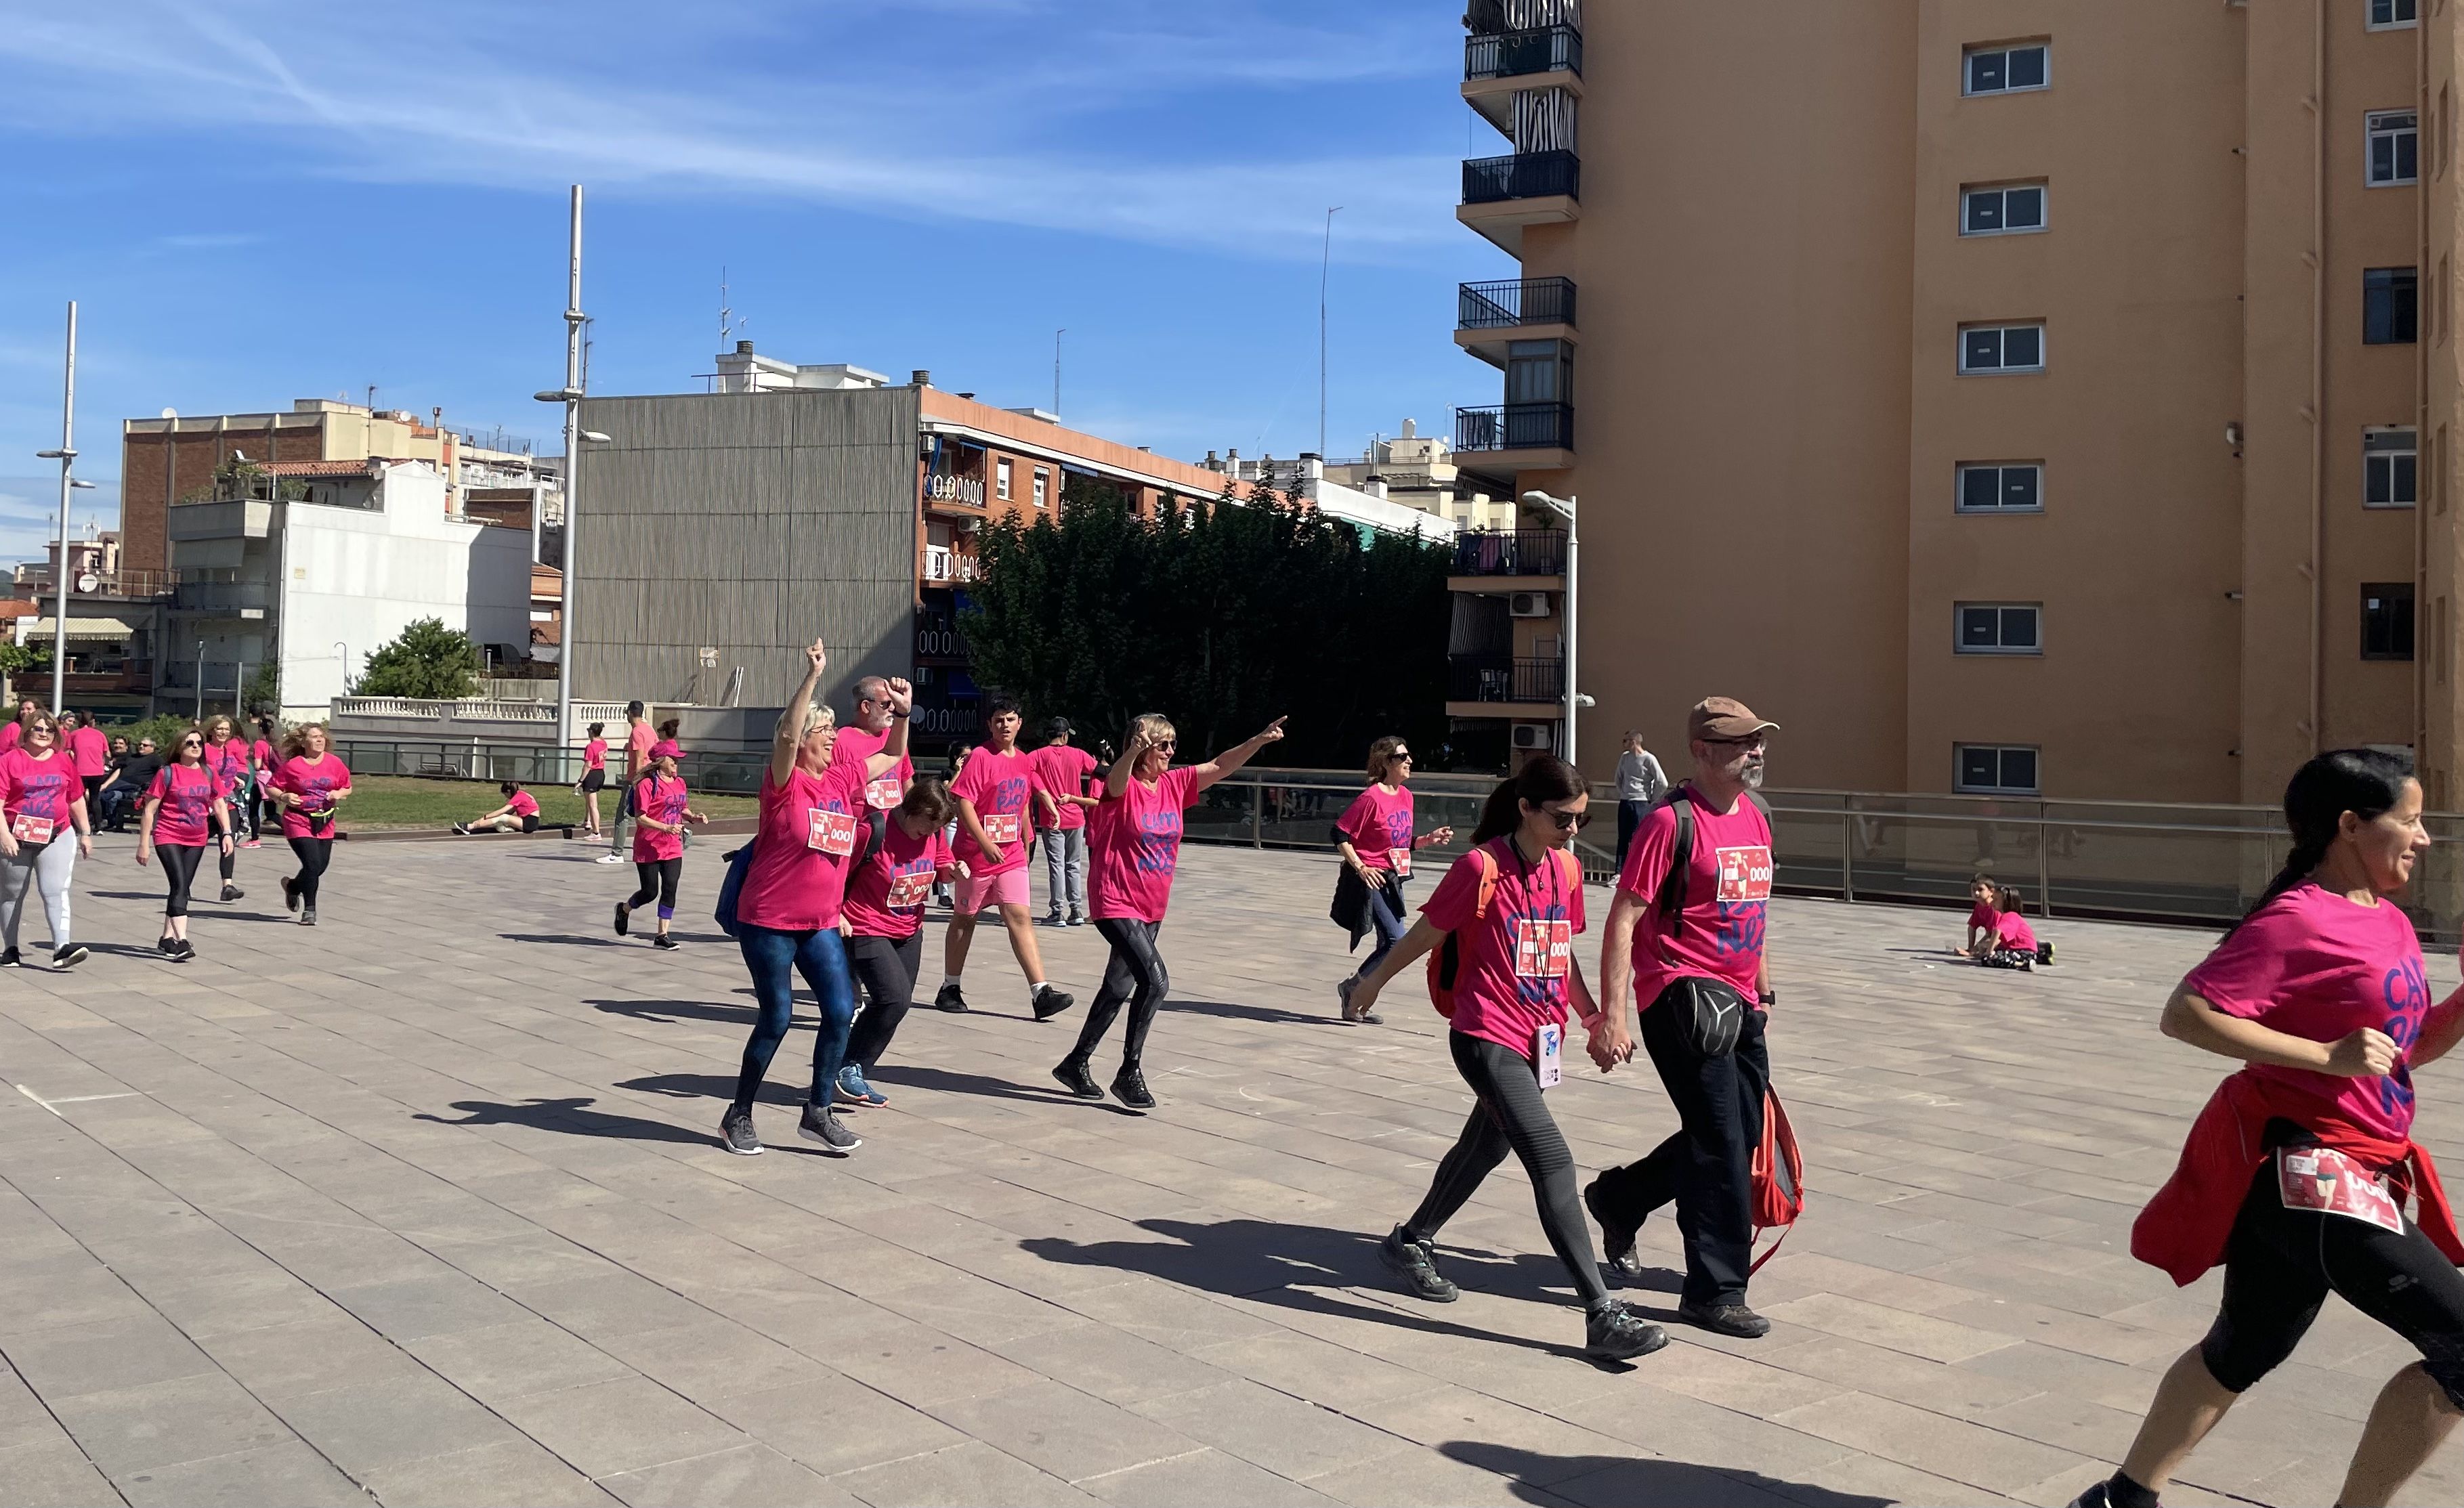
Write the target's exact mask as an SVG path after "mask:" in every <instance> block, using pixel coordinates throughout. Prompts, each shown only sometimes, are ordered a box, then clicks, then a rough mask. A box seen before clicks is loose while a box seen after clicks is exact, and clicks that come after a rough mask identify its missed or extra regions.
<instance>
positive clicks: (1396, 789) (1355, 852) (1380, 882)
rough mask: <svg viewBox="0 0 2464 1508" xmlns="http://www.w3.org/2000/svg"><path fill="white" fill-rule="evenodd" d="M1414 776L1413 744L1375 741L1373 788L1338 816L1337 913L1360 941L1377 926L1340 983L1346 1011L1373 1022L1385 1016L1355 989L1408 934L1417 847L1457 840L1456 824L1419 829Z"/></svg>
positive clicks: (1389, 739) (1352, 1016)
mask: <svg viewBox="0 0 2464 1508" xmlns="http://www.w3.org/2000/svg"><path fill="white" fill-rule="evenodd" d="M1410 778H1412V751H1411V750H1410V749H1409V748H1407V747H1406V746H1405V745H1404V742H1403V740H1402V739H1400V738H1397V737H1393V736H1391V735H1390V736H1388V737H1384V738H1380V739H1378V740H1377V741H1376V742H1375V743H1374V744H1371V745H1370V746H1369V789H1367V790H1365V791H1363V792H1361V793H1360V794H1359V795H1358V796H1357V797H1355V798H1353V802H1352V805H1351V806H1350V807H1349V808H1348V809H1346V810H1345V812H1344V814H1343V816H1342V817H1341V818H1339V819H1337V820H1336V821H1335V824H1334V851H1335V852H1336V853H1338V854H1341V855H1342V856H1343V875H1342V877H1341V878H1340V879H1339V880H1338V881H1337V882H1336V887H1335V897H1334V906H1335V911H1336V914H1337V916H1338V918H1350V919H1351V920H1350V921H1349V922H1348V923H1347V925H1349V926H1350V927H1351V929H1352V941H1353V945H1354V946H1357V945H1358V944H1359V942H1360V934H1361V933H1362V932H1365V931H1372V930H1374V931H1375V932H1376V934H1377V946H1376V947H1375V948H1373V949H1371V950H1370V951H1369V956H1368V957H1366V958H1363V959H1362V960H1360V967H1359V968H1357V969H1355V970H1353V972H1352V975H1351V977H1349V978H1347V979H1345V980H1344V981H1343V982H1342V983H1341V984H1338V985H1336V986H1335V987H1334V994H1335V998H1336V999H1337V1000H1339V1001H1340V1002H1342V1005H1343V1018H1344V1019H1345V1020H1347V1021H1357V1022H1365V1023H1367V1024H1369V1025H1371V1026H1375V1025H1377V1024H1378V1022H1379V1018H1378V1017H1377V1016H1375V1015H1372V1014H1371V1013H1370V1012H1369V1011H1367V1010H1366V1009H1363V1010H1359V1011H1354V1010H1353V1008H1352V992H1353V988H1354V987H1355V986H1357V985H1358V984H1359V983H1360V980H1361V977H1362V975H1364V974H1366V973H1369V971H1371V970H1372V969H1375V968H1376V967H1377V966H1378V965H1379V964H1381V963H1384V962H1385V961H1386V955H1387V954H1388V953H1389V952H1392V951H1394V948H1395V945H1396V944H1397V942H1400V941H1401V940H1402V937H1403V932H1404V928H1405V924H1404V921H1403V882H1404V881H1406V880H1408V879H1410V878H1411V877H1412V855H1413V854H1414V853H1415V852H1417V851H1419V849H1422V848H1433V847H1438V846H1440V845H1442V844H1445V843H1450V842H1452V841H1454V837H1455V830H1454V829H1453V828H1451V827H1438V828H1432V829H1430V830H1429V831H1428V832H1426V833H1423V834H1420V835H1419V836H1418V837H1415V836H1414V835H1413V831H1412V829H1413V827H1414V825H1415V824H1414V821H1413V817H1412V793H1411V792H1409V791H1407V790H1405V789H1404V788H1403V782H1404V781H1406V780H1409V779H1410Z"/></svg>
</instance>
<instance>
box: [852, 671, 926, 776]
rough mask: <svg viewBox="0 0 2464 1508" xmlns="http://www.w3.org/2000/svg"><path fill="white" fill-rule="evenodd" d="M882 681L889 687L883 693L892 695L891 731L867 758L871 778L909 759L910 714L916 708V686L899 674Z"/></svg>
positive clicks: (865, 763) (886, 773) (867, 774)
mask: <svg viewBox="0 0 2464 1508" xmlns="http://www.w3.org/2000/svg"><path fill="white" fill-rule="evenodd" d="M882 685H883V686H885V687H887V688H889V689H888V690H887V691H885V692H884V693H883V694H884V695H886V696H888V697H889V698H890V732H887V733H885V734H884V735H883V736H882V740H881V748H880V750H879V751H878V752H876V753H874V754H871V755H870V756H869V757H868V758H867V759H866V760H865V762H864V777H865V778H866V779H868V780H878V779H880V778H881V777H882V776H885V775H889V774H891V772H893V771H895V770H896V769H897V768H898V766H899V764H900V762H901V761H903V760H904V759H906V757H907V725H908V722H909V721H910V717H909V714H910V713H912V712H913V710H914V709H915V688H913V687H912V686H910V685H908V684H907V683H906V682H904V681H902V680H900V679H898V678H897V677H896V676H891V678H890V679H889V680H887V681H884V682H883V683H882Z"/></svg>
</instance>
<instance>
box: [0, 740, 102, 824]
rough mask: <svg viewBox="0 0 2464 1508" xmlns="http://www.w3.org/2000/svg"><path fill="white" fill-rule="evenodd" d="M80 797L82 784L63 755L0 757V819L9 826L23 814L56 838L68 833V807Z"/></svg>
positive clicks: (20, 753) (17, 751) (19, 753)
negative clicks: (49, 828) (44, 824)
mask: <svg viewBox="0 0 2464 1508" xmlns="http://www.w3.org/2000/svg"><path fill="white" fill-rule="evenodd" d="M84 798H85V784H84V782H83V781H81V780H79V779H78V778H77V766H75V765H73V764H71V763H69V761H68V758H67V756H66V755H64V754H51V755H49V756H47V757H45V758H41V759H37V758H35V757H34V756H33V754H28V753H27V752H26V751H25V750H23V749H11V750H10V751H9V752H8V753H6V754H0V820H7V821H8V822H10V823H11V825H13V824H14V823H15V822H16V820H17V819H18V817H19V816H21V815H23V816H26V817H30V818H33V819H34V820H37V821H45V822H49V823H51V824H52V832H53V835H54V836H55V837H56V836H58V835H59V834H61V833H64V832H66V831H68V828H69V816H70V813H69V808H70V806H71V805H73V804H74V803H76V802H77V801H80V800H83V799H84Z"/></svg>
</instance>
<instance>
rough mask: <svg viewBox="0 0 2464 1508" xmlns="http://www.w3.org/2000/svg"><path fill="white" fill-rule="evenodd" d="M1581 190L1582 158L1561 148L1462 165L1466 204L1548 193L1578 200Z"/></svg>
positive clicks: (1475, 159)
mask: <svg viewBox="0 0 2464 1508" xmlns="http://www.w3.org/2000/svg"><path fill="white" fill-rule="evenodd" d="M1581 191H1582V160H1581V159H1580V158H1579V157H1577V156H1576V155H1575V154H1574V153H1573V151H1572V150H1571V149H1569V148H1565V147H1555V148H1551V150H1549V151H1545V152H1508V153H1506V154H1505V155H1503V156H1499V157H1475V158H1470V159H1467V160H1466V161H1465V162H1464V163H1463V203H1464V204H1467V205H1485V204H1495V203H1497V202H1499V201H1500V200H1506V199H1539V198H1545V197H1547V196H1550V195H1552V194H1563V195H1565V196H1566V197H1567V198H1569V199H1579V198H1580V197H1581V196H1582V194H1581Z"/></svg>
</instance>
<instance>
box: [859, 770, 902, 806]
mask: <svg viewBox="0 0 2464 1508" xmlns="http://www.w3.org/2000/svg"><path fill="white" fill-rule="evenodd" d="M905 799H907V787H906V786H904V785H902V784H900V783H899V779H898V776H894V775H885V776H882V777H881V778H880V779H878V780H868V781H866V782H865V786H864V804H865V805H867V806H869V807H871V808H872V809H873V810H874V811H876V812H887V811H890V810H891V809H892V808H894V807H895V806H897V805H898V803H899V802H901V801H903V800H905Z"/></svg>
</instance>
